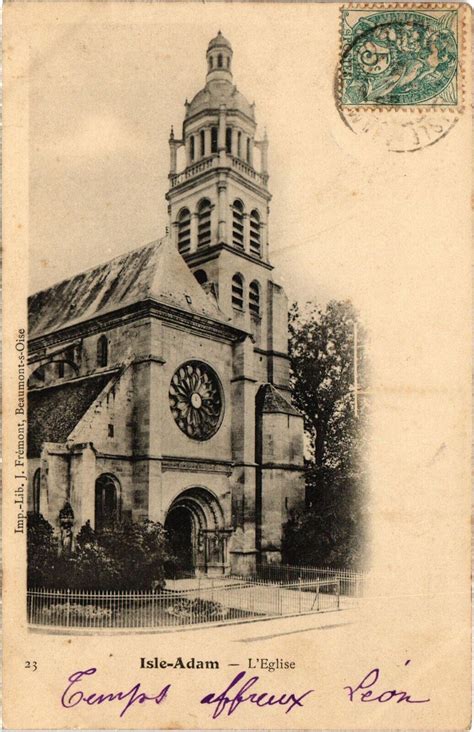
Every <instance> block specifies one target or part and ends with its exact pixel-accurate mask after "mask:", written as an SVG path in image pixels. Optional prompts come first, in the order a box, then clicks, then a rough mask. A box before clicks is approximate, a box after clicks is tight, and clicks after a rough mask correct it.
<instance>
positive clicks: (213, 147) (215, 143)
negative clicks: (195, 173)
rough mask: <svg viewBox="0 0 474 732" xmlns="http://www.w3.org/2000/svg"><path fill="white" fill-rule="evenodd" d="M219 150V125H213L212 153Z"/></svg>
mask: <svg viewBox="0 0 474 732" xmlns="http://www.w3.org/2000/svg"><path fill="white" fill-rule="evenodd" d="M216 152H217V127H211V153H216Z"/></svg>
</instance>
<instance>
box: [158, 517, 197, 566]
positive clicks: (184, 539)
mask: <svg viewBox="0 0 474 732" xmlns="http://www.w3.org/2000/svg"><path fill="white" fill-rule="evenodd" d="M165 529H166V530H167V531H168V537H169V542H170V548H171V553H172V554H173V555H174V557H175V558H176V569H177V571H178V574H179V573H181V572H182V573H183V574H191V573H194V556H193V554H194V552H193V519H192V515H191V512H190V511H189V509H187V508H185V507H184V506H176V507H174V508H173V509H172V510H171V511H170V512H169V513H168V516H167V518H166V521H165Z"/></svg>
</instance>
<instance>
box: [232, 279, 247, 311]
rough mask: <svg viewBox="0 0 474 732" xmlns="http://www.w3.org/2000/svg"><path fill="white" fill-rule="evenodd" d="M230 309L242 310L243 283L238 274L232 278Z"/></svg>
mask: <svg viewBox="0 0 474 732" xmlns="http://www.w3.org/2000/svg"><path fill="white" fill-rule="evenodd" d="M232 307H233V308H234V310H243V309H244V283H243V280H242V276H241V275H239V274H235V275H234V276H233V277H232Z"/></svg>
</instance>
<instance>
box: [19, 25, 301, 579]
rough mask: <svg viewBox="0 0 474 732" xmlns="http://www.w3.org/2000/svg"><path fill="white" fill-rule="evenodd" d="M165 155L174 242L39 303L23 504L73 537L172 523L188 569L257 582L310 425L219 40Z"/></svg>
mask: <svg viewBox="0 0 474 732" xmlns="http://www.w3.org/2000/svg"><path fill="white" fill-rule="evenodd" d="M169 146H170V173H169V181H170V186H169V190H168V193H167V196H166V197H167V201H168V210H169V217H170V225H169V231H168V233H167V235H166V236H165V237H164V238H162V239H160V240H158V241H155V242H152V243H151V244H149V245H147V246H144V247H141V248H139V249H135V250H133V251H131V252H129V253H127V254H125V255H121V256H119V257H116V258H115V259H113V260H111V261H109V262H107V263H105V264H103V265H100V266H96V267H94V268H93V269H90V270H88V271H86V272H83V273H81V274H78V275H76V276H75V277H72V278H71V279H69V280H66V281H63V282H60V283H58V284H56V285H54V286H52V287H50V288H48V289H46V290H44V291H41V292H38V293H36V294H34V295H32V296H31V297H30V299H29V366H30V378H29V399H28V422H29V434H28V455H29V485H30V491H29V509H30V510H32V511H36V512H38V513H41V514H42V515H43V516H44V517H45V518H46V519H47V520H48V521H49V522H50V523H52V524H53V526H54V527H55V528H56V529H57V531H58V532H61V534H62V536H63V540H64V541H66V542H67V541H70V542H72V541H73V540H74V535H75V534H76V533H77V532H78V531H79V529H80V528H81V526H82V525H83V524H85V522H86V521H90V523H91V525H92V526H93V527H95V528H97V529H100V528H101V527H104V526H107V525H110V524H111V523H113V522H114V521H119V520H126V519H131V520H134V521H139V520H141V519H144V518H149V519H151V520H153V521H160V522H162V523H163V524H164V525H165V526H166V527H167V528H168V529H169V530H170V535H171V536H172V537H173V541H174V547H175V549H176V552H177V553H178V555H179V556H180V560H181V563H182V565H183V566H185V567H187V568H188V569H193V570H194V571H196V572H202V573H207V574H209V575H220V574H226V573H228V572H230V571H232V572H237V573H244V574H245V573H250V572H253V571H255V568H256V565H257V563H265V562H278V561H280V559H281V541H282V528H283V526H284V524H285V522H286V520H287V518H288V515H289V512H290V511H291V510H292V509H293V508H295V507H296V506H298V505H299V504H301V502H302V500H303V496H304V479H303V420H302V417H301V416H300V414H299V413H298V412H297V411H296V410H295V409H294V408H293V407H292V405H291V401H290V395H289V359H288V325H287V315H288V305H287V298H286V296H285V293H284V291H283V289H282V288H281V286H280V285H278V284H277V283H276V282H275V280H274V279H273V268H272V265H271V264H270V261H269V241H268V212H269V202H270V198H271V196H270V193H269V189H268V171H267V147H268V141H267V139H266V136H264V137H263V138H262V139H260V140H257V139H256V120H255V109H254V105H253V104H249V102H248V101H247V100H246V99H245V97H244V96H243V95H242V94H241V93H240V92H239V91H238V90H237V88H236V86H235V85H234V83H233V76H232V48H231V45H230V43H229V42H228V41H227V40H226V39H225V38H224V37H223V36H222V34H221V33H220V32H219V34H218V35H217V36H216V37H215V38H214V39H212V40H211V42H210V43H209V46H208V50H207V77H206V84H205V86H204V88H203V89H202V90H201V91H199V92H198V93H197V94H196V96H195V97H194V99H193V100H192V101H191V102H190V103H188V102H186V105H185V118H184V123H183V127H182V135H181V137H180V138H179V139H178V138H177V137H176V136H175V135H174V133H173V130H172V131H171V136H170V140H169ZM182 158H184V160H183V165H184V168H183V169H181V170H179V169H178V168H179V165H178V164H179V161H180V159H182ZM257 159H258V165H257Z"/></svg>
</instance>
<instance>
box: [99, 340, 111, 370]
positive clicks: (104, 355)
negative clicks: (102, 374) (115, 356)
mask: <svg viewBox="0 0 474 732" xmlns="http://www.w3.org/2000/svg"><path fill="white" fill-rule="evenodd" d="M108 361H109V342H108V340H107V337H106V336H105V335H101V336H100V338H99V340H98V341H97V366H107V363H108Z"/></svg>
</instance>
